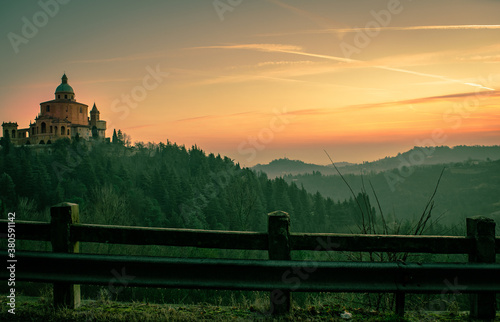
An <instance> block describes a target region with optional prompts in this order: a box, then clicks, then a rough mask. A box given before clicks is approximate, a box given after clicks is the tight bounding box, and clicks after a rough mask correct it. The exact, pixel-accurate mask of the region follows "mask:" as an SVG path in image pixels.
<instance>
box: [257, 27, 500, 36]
mask: <svg viewBox="0 0 500 322" xmlns="http://www.w3.org/2000/svg"><path fill="white" fill-rule="evenodd" d="M368 29H370V28H368ZM376 29H377V30H380V31H425V30H498V29H500V25H434V26H406V27H379V28H376ZM366 30H367V28H325V29H316V30H301V31H295V32H290V33H269V34H261V35H259V36H264V37H265V36H285V35H295V34H305V35H307V34H332V33H338V34H344V33H356V32H364V31H366Z"/></svg>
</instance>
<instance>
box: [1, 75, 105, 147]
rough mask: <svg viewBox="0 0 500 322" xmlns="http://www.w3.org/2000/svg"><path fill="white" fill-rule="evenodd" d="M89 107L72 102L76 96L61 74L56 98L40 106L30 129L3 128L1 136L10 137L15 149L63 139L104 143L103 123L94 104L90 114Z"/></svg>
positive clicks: (6, 124)
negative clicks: (102, 140) (91, 139)
mask: <svg viewBox="0 0 500 322" xmlns="http://www.w3.org/2000/svg"><path fill="white" fill-rule="evenodd" d="M88 108H89V107H88V105H85V104H82V103H79V102H77V101H76V99H75V92H74V90H73V88H72V87H71V86H70V85H69V84H68V77H67V76H66V74H64V75H63V76H62V78H61V84H60V85H59V86H58V87H57V88H56V92H55V98H54V99H53V100H51V101H46V102H42V103H40V113H39V114H38V116H37V117H36V118H35V121H34V122H30V125H29V128H24V129H19V128H18V124H17V123H14V122H4V123H3V124H2V128H3V132H2V133H3V136H4V137H6V136H7V135H9V136H10V140H11V142H12V144H14V145H29V144H51V143H53V142H54V141H56V140H59V139H63V138H68V139H71V138H75V137H77V136H78V137H80V138H83V139H87V140H88V139H90V138H95V139H105V137H106V121H103V120H101V119H100V112H99V110H98V109H97V106H96V105H95V103H94V106H93V107H92V110H91V111H90V117H89V111H88Z"/></svg>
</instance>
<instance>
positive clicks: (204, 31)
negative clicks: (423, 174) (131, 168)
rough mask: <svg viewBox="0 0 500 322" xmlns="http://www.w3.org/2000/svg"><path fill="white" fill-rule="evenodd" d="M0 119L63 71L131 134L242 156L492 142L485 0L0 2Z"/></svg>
mask: <svg viewBox="0 0 500 322" xmlns="http://www.w3.org/2000/svg"><path fill="white" fill-rule="evenodd" d="M1 7H2V10H0V29H1V30H2V37H1V38H0V64H1V65H0V71H1V75H2V77H1V78H0V122H9V121H11V122H17V123H18V124H19V126H20V128H26V127H28V125H29V123H30V121H33V120H34V118H35V117H36V116H37V115H38V113H39V111H40V110H39V108H40V107H39V104H40V102H44V101H47V100H51V99H53V97H54V96H53V95H54V91H55V88H56V87H57V86H58V85H59V84H60V82H61V76H62V75H63V73H66V75H67V76H68V79H69V80H68V82H69V84H70V85H71V86H72V87H73V89H74V90H75V94H76V100H77V101H78V102H81V103H84V104H87V105H90V106H92V104H93V103H94V102H95V103H96V105H97V107H98V108H99V110H100V112H101V119H103V120H106V121H107V122H108V130H107V132H106V135H107V136H111V135H112V133H113V129H121V130H122V131H123V132H124V133H126V134H128V135H130V137H131V139H132V142H139V141H142V142H145V143H147V142H155V143H159V142H167V140H168V141H170V142H175V143H177V144H179V145H185V146H186V147H187V148H189V147H191V146H193V145H195V144H196V145H197V146H198V147H200V148H202V149H203V150H204V151H206V152H207V153H215V154H219V153H220V154H221V155H225V156H228V157H229V158H231V159H234V160H235V161H236V162H239V163H240V164H241V165H242V166H253V165H255V164H257V163H267V162H270V161H271V160H273V159H277V158H283V157H287V158H289V159H300V160H303V161H305V162H308V163H317V164H328V163H329V159H328V157H327V156H326V154H325V151H327V152H328V153H329V154H330V156H331V157H332V158H333V160H334V161H335V162H337V161H339V162H340V161H349V162H362V161H373V160H377V159H380V158H383V157H385V156H393V155H396V154H397V153H398V152H403V151H406V150H408V149H411V148H412V147H414V146H439V145H449V146H454V145H497V144H499V136H500V42H499V39H500V16H499V15H498V12H500V1H497V0H468V1H465V0H413V1H412V0H401V1H398V0H384V1H379V0H366V1H365V0H356V1H340V0H315V1H305V0H185V1H153V0H144V1H131V0H119V1H118V0H108V1H95V0H87V1H75V0H40V1H6V0H2V2H1Z"/></svg>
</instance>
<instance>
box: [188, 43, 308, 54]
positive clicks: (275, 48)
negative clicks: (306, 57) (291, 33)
mask: <svg viewBox="0 0 500 322" xmlns="http://www.w3.org/2000/svg"><path fill="white" fill-rule="evenodd" d="M188 49H252V50H258V51H266V52H286V51H300V50H302V47H300V46H294V45H283V44H236V45H220V46H202V47H191V48H188Z"/></svg>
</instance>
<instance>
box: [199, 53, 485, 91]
mask: <svg viewBox="0 0 500 322" xmlns="http://www.w3.org/2000/svg"><path fill="white" fill-rule="evenodd" d="M192 49H243V50H256V51H265V52H276V53H287V54H292V55H301V56H307V57H315V58H320V59H326V60H333V61H337V62H342V63H350V64H352V63H355V66H356V67H367V68H376V69H381V70H387V71H393V72H398V73H405V74H411V75H415V76H422V77H428V78H435V79H440V80H444V81H448V82H451V83H457V84H462V85H466V86H473V87H480V88H482V89H486V90H494V89H492V88H489V87H485V86H482V85H481V84H475V83H465V82H463V81H461V80H457V79H452V78H449V77H446V76H442V75H435V74H429V73H422V72H416V71H412V70H408V69H402V68H395V67H390V66H384V65H377V64H373V63H372V62H366V61H361V60H356V59H351V58H345V57H339V56H332V55H324V54H316V53H309V52H305V51H302V48H301V47H299V46H293V45H283V44H239V45H220V46H204V47H193V48H192Z"/></svg>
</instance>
